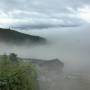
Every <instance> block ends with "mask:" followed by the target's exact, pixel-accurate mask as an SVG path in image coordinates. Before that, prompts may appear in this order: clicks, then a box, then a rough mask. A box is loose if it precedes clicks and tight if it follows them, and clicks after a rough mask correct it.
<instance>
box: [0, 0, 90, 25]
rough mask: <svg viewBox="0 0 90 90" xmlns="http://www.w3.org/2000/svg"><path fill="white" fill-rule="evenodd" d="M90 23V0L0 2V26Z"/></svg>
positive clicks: (2, 0)
mask: <svg viewBox="0 0 90 90" xmlns="http://www.w3.org/2000/svg"><path fill="white" fill-rule="evenodd" d="M83 22H87V23H89V22H90V0H0V24H1V26H6V25H11V26H20V25H21V26H22V25H27V24H28V25H36V26H37V25H41V24H42V25H43V26H44V25H50V26H58V25H61V24H65V25H66V24H82V23H83Z"/></svg>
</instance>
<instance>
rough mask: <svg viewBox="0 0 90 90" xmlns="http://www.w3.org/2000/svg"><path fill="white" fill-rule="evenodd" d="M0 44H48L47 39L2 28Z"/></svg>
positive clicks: (0, 30) (0, 29)
mask: <svg viewBox="0 0 90 90" xmlns="http://www.w3.org/2000/svg"><path fill="white" fill-rule="evenodd" d="M0 42H5V43H11V44H26V43H27V44H39V43H46V39H45V38H43V37H40V36H33V35H28V34H24V33H21V32H18V31H15V30H11V29H2V28H0Z"/></svg>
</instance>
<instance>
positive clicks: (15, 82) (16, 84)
mask: <svg viewBox="0 0 90 90" xmlns="http://www.w3.org/2000/svg"><path fill="white" fill-rule="evenodd" d="M0 90H38V85H37V75H36V72H35V70H34V68H33V66H32V65H31V64H29V65H28V64H25V63H21V62H19V60H18V58H17V56H16V55H15V54H14V53H12V54H10V55H8V56H7V55H3V56H1V58H0Z"/></svg>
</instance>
